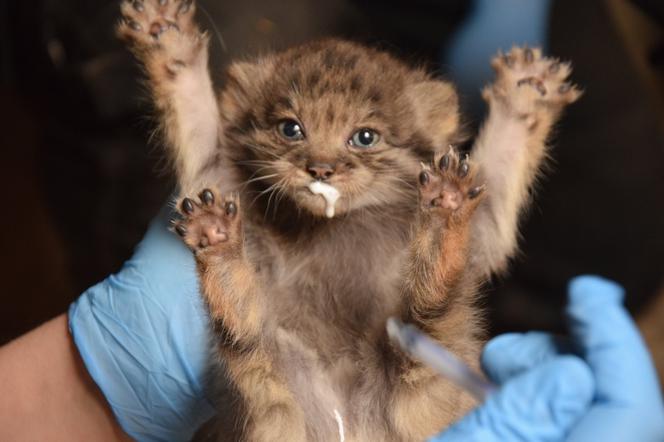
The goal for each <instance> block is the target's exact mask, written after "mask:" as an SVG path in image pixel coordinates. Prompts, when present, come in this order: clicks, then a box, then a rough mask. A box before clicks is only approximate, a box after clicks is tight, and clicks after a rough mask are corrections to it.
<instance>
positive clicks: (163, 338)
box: [69, 209, 214, 441]
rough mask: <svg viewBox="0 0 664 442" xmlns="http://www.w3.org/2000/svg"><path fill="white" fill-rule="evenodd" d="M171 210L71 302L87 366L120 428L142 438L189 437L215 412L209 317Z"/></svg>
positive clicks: (75, 332)
mask: <svg viewBox="0 0 664 442" xmlns="http://www.w3.org/2000/svg"><path fill="white" fill-rule="evenodd" d="M169 212H170V211H169V210H168V209H164V210H162V212H161V213H160V214H159V216H158V217H157V218H156V219H155V220H154V221H153V222H152V224H151V225H150V227H149V229H148V232H147V234H146V235H145V238H144V239H143V241H142V242H141V243H140V244H139V245H138V247H137V249H136V251H135V253H134V256H133V257H132V258H131V259H130V260H129V261H127V262H126V263H125V265H124V267H123V268H122V270H120V272H119V273H118V274H116V275H112V276H109V277H108V278H107V279H106V280H104V281H102V282H101V283H99V284H97V285H96V286H94V287H92V288H90V289H88V290H87V291H86V292H85V293H84V294H83V295H81V297H80V298H79V299H78V300H77V301H76V302H75V303H74V304H72V306H71V307H70V309H69V327H70V330H71V333H72V336H73V338H74V342H75V343H76V346H77V347H78V350H79V352H80V354H81V356H82V358H83V361H84V363H85V366H86V367H87V369H88V371H89V372H90V375H91V376H92V378H93V379H94V381H95V382H96V383H97V385H98V386H99V387H100V388H101V390H102V392H103V394H104V396H105V397H106V399H107V400H108V402H109V404H110V406H111V408H112V409H113V412H114V413H115V416H116V418H117V420H118V422H119V423H120V425H121V426H122V428H123V429H124V430H125V431H126V432H127V433H128V434H129V435H130V436H132V437H133V438H135V439H137V440H141V441H145V440H155V441H156V440H168V441H181V440H190V439H191V437H192V435H193V433H194V431H195V430H196V429H197V428H198V427H199V426H200V425H201V424H202V423H203V422H205V421H206V420H207V419H209V418H210V417H212V416H213V414H214V409H213V407H212V405H211V404H210V402H209V401H208V400H207V398H206V397H205V391H206V389H205V385H204V384H205V381H206V379H207V375H208V373H207V367H208V365H209V364H208V358H209V354H210V346H209V343H210V335H209V329H208V327H209V320H208V316H207V313H206V311H205V308H204V306H203V302H202V299H201V297H200V295H199V291H198V279H197V275H196V271H195V263H194V259H193V256H192V255H191V252H190V251H189V250H188V249H187V248H186V247H185V246H184V244H182V242H181V241H180V239H179V238H178V237H177V236H176V235H174V234H173V233H172V232H170V231H168V225H169Z"/></svg>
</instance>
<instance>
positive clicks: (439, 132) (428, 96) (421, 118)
mask: <svg viewBox="0 0 664 442" xmlns="http://www.w3.org/2000/svg"><path fill="white" fill-rule="evenodd" d="M407 96H408V99H409V100H410V102H411V104H412V108H413V110H414V113H415V121H416V124H417V127H418V129H419V130H420V131H421V132H422V133H424V134H426V135H427V136H429V137H431V141H432V142H433V145H434V146H435V147H436V148H443V147H447V145H448V144H449V143H450V142H452V141H453V140H454V138H456V137H455V135H456V134H457V133H458V131H459V98H458V96H457V93H456V90H455V89H454V87H453V86H452V85H451V84H450V83H446V82H444V81H440V80H426V81H422V82H419V83H416V84H414V85H412V86H410V88H409V89H408V91H407Z"/></svg>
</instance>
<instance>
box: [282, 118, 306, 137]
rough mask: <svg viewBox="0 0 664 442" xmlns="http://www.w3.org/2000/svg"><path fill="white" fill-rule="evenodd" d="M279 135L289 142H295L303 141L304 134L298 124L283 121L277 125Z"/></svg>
mask: <svg viewBox="0 0 664 442" xmlns="http://www.w3.org/2000/svg"><path fill="white" fill-rule="evenodd" d="M278 128H279V133H280V134H281V135H282V136H283V137H284V138H286V139H287V140H290V141H297V140H303V139H304V132H303V131H302V127H301V126H300V123H298V122H297V121H295V120H284V121H282V122H281V123H279V126H278Z"/></svg>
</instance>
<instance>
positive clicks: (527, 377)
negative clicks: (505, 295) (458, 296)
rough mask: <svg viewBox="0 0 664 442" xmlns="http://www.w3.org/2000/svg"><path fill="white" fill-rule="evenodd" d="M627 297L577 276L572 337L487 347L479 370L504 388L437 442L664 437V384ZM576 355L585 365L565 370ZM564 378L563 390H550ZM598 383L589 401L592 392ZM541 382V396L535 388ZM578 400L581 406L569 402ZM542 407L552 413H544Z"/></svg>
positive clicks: (509, 339) (515, 338) (519, 338)
mask: <svg viewBox="0 0 664 442" xmlns="http://www.w3.org/2000/svg"><path fill="white" fill-rule="evenodd" d="M622 300H623V289H622V288H621V287H620V286H618V285H616V284H615V283H612V282H610V281H607V280H605V279H601V278H598V277H592V276H582V277H579V278H575V279H574V280H572V281H571V283H570V286H569V303H568V307H567V315H568V318H569V321H570V332H571V337H570V338H569V339H563V338H557V337H553V336H551V335H549V334H546V333H526V334H508V335H503V336H499V337H497V338H496V339H494V340H492V341H491V342H489V344H488V345H487V347H486V348H485V350H484V353H483V357H482V365H483V367H484V370H485V372H486V373H487V375H488V376H489V377H490V378H491V379H492V380H494V381H495V382H496V383H498V384H500V385H501V388H500V390H499V391H498V392H497V393H496V394H495V395H494V396H492V397H490V398H489V399H488V400H487V402H486V403H485V404H484V405H482V406H481V407H479V408H478V409H476V410H474V411H473V412H472V413H471V414H470V415H468V416H466V417H465V418H464V419H462V420H461V421H460V422H459V423H457V424H456V425H454V426H453V427H451V428H450V429H449V430H448V431H447V432H446V433H444V434H443V435H441V436H440V437H439V438H438V439H437V440H438V441H445V442H454V441H461V440H463V441H466V440H473V441H475V440H477V441H545V440H546V441H572V442H586V441H602V442H614V441H615V442H619V441H620V442H623V441H642V442H649V441H662V440H664V405H663V403H662V396H661V390H660V386H659V383H658V380H657V376H656V373H655V370H654V367H653V364H652V361H651V360H650V356H649V354H648V351H647V350H646V347H645V345H644V343H643V341H642V339H641V337H640V335H639V332H638V330H637V328H636V326H635V324H634V322H633V321H632V320H631V318H630V317H629V315H628V313H627V311H626V310H625V309H624V308H623V307H622ZM572 351H573V352H575V353H576V354H578V356H579V357H581V358H582V359H583V362H582V361H581V360H579V359H571V360H568V364H569V365H567V366H565V365H564V364H563V363H562V362H563V361H565V359H564V358H570V357H571V358H574V356H564V354H566V353H569V352H572ZM561 358H563V359H561ZM572 361H576V362H574V363H572ZM583 363H585V364H587V365H586V367H588V368H589V369H590V372H591V373H592V379H591V380H590V381H591V382H590V383H589V382H588V381H589V380H588V379H586V378H585V375H583V374H582V372H583V371H584V370H582V369H581V367H582V366H583V365H579V364H583ZM575 372H576V374H575ZM560 381H563V382H567V384H566V386H564V387H563V388H561V389H558V390H556V389H551V388H550V387H548V386H549V385H551V383H552V382H560ZM593 384H594V390H593V392H592V402H591V403H588V387H589V385H593ZM537 385H540V387H539V391H537V389H535V390H534V391H533V388H537V387H536V386H537ZM533 396H536V397H537V398H536V399H534V400H533ZM574 396H578V399H577V400H578V403H576V404H570V403H569V401H570V400H574V399H573V398H574ZM543 403H544V404H547V406H549V407H550V408H549V412H548V413H547V412H545V413H543V414H540V412H539V409H540V408H541V405H540V404H543ZM552 416H553V419H552V418H551V417H552Z"/></svg>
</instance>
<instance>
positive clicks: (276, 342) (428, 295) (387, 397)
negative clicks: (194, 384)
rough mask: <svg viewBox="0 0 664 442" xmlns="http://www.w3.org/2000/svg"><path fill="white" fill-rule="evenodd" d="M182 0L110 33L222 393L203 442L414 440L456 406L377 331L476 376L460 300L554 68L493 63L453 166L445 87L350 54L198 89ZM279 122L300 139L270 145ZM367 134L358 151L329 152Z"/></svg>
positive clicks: (504, 246)
mask: <svg viewBox="0 0 664 442" xmlns="http://www.w3.org/2000/svg"><path fill="white" fill-rule="evenodd" d="M194 8H195V5H194V4H193V2H192V1H186V0H144V1H138V0H137V1H125V2H124V3H123V4H122V13H123V16H124V19H123V21H122V22H121V24H120V26H119V28H118V30H119V33H120V35H121V36H122V37H124V38H125V39H126V40H127V41H128V42H129V44H130V47H131V49H132V50H133V51H134V53H135V54H136V55H137V57H138V58H139V60H140V61H141V62H142V63H143V65H144V67H145V69H146V72H147V75H148V78H149V84H150V88H151V90H152V93H153V96H154V101H155V104H156V107H157V109H158V110H159V111H160V113H161V115H162V128H163V133H164V136H165V141H166V142H167V144H168V146H169V148H170V151H169V155H170V157H171V158H172V159H173V161H174V165H175V170H176V173H177V176H178V179H179V184H180V188H181V192H182V196H183V198H181V199H180V200H179V202H178V207H179V208H180V210H181V213H182V219H181V220H179V221H178V222H177V224H176V226H175V230H176V231H177V232H178V233H179V234H180V235H181V236H182V237H183V239H184V241H185V243H186V244H187V245H188V246H189V247H191V249H192V250H193V251H194V253H195V256H196V260H197V263H198V268H199V272H200V278H201V288H202V292H203V295H204V297H205V300H206V302H207V305H208V307H209V311H210V315H211V317H212V319H213V324H214V329H215V332H216V334H217V336H218V343H217V348H218V352H219V364H220V366H222V367H223V370H224V372H225V375H226V376H228V378H229V379H230V380H231V382H232V384H233V386H234V388H235V389H236V390H237V393H238V395H239V397H240V398H241V400H242V404H241V406H240V407H238V409H237V410H238V412H237V416H236V418H237V419H236V421H235V427H234V428H233V429H224V430H221V431H220V434H221V438H222V439H224V438H230V437H231V436H229V434H230V433H227V432H228V431H235V432H236V434H237V435H238V436H233V437H241V438H243V439H245V440H251V441H272V440H274V441H277V440H279V441H280V440H289V441H304V440H315V441H337V440H339V439H340V434H339V431H340V429H339V425H338V419H337V417H336V414H337V413H338V415H339V416H340V417H341V420H342V421H343V425H344V432H345V440H347V441H376V440H381V441H418V440H423V439H424V438H426V437H428V436H431V435H433V434H434V433H436V432H438V431H440V430H441V429H443V428H444V427H445V426H447V425H449V424H450V423H451V422H452V421H454V420H455V419H457V418H458V417H459V416H460V415H461V414H463V413H464V412H466V411H467V410H468V408H469V407H470V405H471V400H470V398H469V397H467V396H466V395H465V393H463V392H461V391H459V390H458V389H457V388H456V387H455V386H453V385H451V384H450V383H448V382H447V381H446V380H444V379H441V378H440V377H438V376H436V375H435V374H434V373H432V372H431V371H430V370H429V369H428V368H426V367H423V366H421V365H420V364H417V363H415V362H413V361H411V360H409V359H408V358H407V357H405V356H404V355H403V354H402V353H401V352H400V351H399V350H398V349H397V348H395V347H393V346H392V344H391V343H390V342H389V341H388V340H387V337H386V332H385V321H386V319H387V318H388V317H389V316H397V317H401V318H402V319H403V320H405V321H407V322H411V323H414V324H416V325H417V326H418V327H420V328H422V329H424V330H426V331H427V332H428V333H430V334H431V335H432V336H433V337H434V338H435V339H437V340H438V341H440V342H441V343H443V344H444V345H445V346H447V347H448V348H450V349H451V350H452V351H453V352H455V353H456V354H458V355H459V356H460V357H462V358H463V359H465V360H466V361H467V362H468V363H469V364H471V365H474V366H475V365H477V359H478V352H479V348H480V335H481V327H480V325H479V320H478V316H479V315H478V309H477V308H476V307H475V305H474V302H475V300H476V296H477V293H478V288H479V286H480V285H481V283H482V282H483V280H484V279H485V278H486V277H488V276H489V275H490V274H492V273H494V272H497V271H501V270H503V269H504V268H505V265H506V262H507V260H508V258H509V257H510V255H511V254H513V253H514V251H515V247H516V236H517V227H518V226H517V225H518V218H519V214H520V213H521V211H522V209H523V207H524V204H525V203H526V201H527V199H528V193H529V189H530V186H531V185H532V182H533V180H534V179H535V177H536V175H537V173H538V170H539V167H540V164H541V162H542V160H543V157H544V156H545V141H546V137H547V135H548V133H549V131H550V128H551V126H552V124H553V123H554V122H555V120H556V119H557V117H558V115H559V113H560V110H562V108H563V107H564V106H565V105H566V104H567V103H570V102H572V101H574V100H575V99H576V98H577V97H578V95H579V92H578V91H577V90H576V89H575V88H573V87H571V86H570V85H568V84H567V83H563V82H564V80H565V78H566V77H567V76H568V74H569V72H570V69H569V66H568V65H566V64H560V63H557V62H555V61H552V60H549V59H546V58H542V57H541V54H540V52H539V51H538V50H531V49H527V48H526V49H518V48H515V49H513V50H512V51H511V52H510V53H509V54H506V55H500V56H498V57H496V59H495V60H494V61H493V63H494V67H495V69H496V71H497V75H498V76H497V80H496V82H495V83H494V84H493V85H491V86H489V87H487V89H486V90H485V92H484V96H485V98H486V100H487V101H488V102H489V104H490V108H491V109H490V114H489V117H488V120H487V122H486V123H485V125H484V127H483V129H482V131H481V133H480V135H479V137H478V139H477V143H476V145H475V146H474V148H473V152H472V155H473V162H471V161H470V159H468V158H466V157H465V156H460V155H459V154H457V152H456V151H455V150H454V149H453V148H451V147H450V145H453V144H454V143H455V142H457V141H458V140H459V139H460V135H459V115H458V108H457V97H456V94H455V91H454V88H453V87H452V86H451V85H450V84H448V83H446V82H443V81H440V80H437V79H435V78H433V77H432V76H431V75H429V74H428V73H427V72H425V71H424V70H423V69H419V68H411V67H409V66H406V65H405V64H404V63H402V62H400V61H399V60H397V59H395V58H393V57H392V56H390V55H388V54H386V53H384V52H380V51H377V50H373V49H369V48H365V47H362V46H360V45H357V44H353V43H349V42H345V41H339V40H327V41H322V42H316V43H311V44H308V45H304V46H300V47H296V48H293V49H290V50H288V51H285V52H281V53H276V54H270V55H266V56H263V57H260V58H258V59H255V60H251V61H244V62H237V63H235V64H233V65H232V66H230V67H229V68H228V71H227V74H226V81H225V83H224V87H223V90H222V91H221V93H220V94H219V96H218V97H215V93H214V92H213V88H212V83H211V81H210V78H209V73H208V68H207V37H206V36H205V35H204V34H201V33H200V32H199V31H198V29H197V27H196V25H195V24H194V22H193V14H194ZM287 120H293V121H296V122H297V123H298V124H299V126H300V127H301V128H302V129H303V132H304V136H303V137H302V139H288V138H287V137H285V136H284V134H283V133H282V131H281V129H280V127H281V123H283V122H284V121H287ZM367 128H368V129H371V130H372V131H374V132H373V133H375V134H379V137H380V139H379V141H378V142H377V143H376V144H375V145H374V146H372V147H369V148H364V147H361V146H358V145H357V144H356V143H353V142H352V141H349V140H352V139H353V135H354V134H355V133H356V132H357V131H358V130H362V129H367ZM321 170H322V171H323V172H325V177H324V178H323V177H322V175H320V176H319V178H320V179H324V180H325V182H326V183H328V184H330V185H332V186H334V187H335V188H336V189H337V190H339V192H340V193H341V197H340V199H339V201H338V203H337V204H336V216H335V217H334V218H332V219H328V218H326V217H325V203H324V200H323V198H322V197H321V196H319V195H313V194H312V193H311V192H310V191H309V190H308V188H307V186H308V185H309V184H310V183H311V182H312V180H313V179H314V178H312V177H313V176H317V175H316V174H317V173H323V172H320V171H321ZM203 189H205V190H203ZM485 189H486V190H485ZM199 192H200V193H199ZM197 194H198V197H197V198H189V197H188V196H191V195H197Z"/></svg>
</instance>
